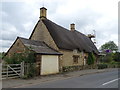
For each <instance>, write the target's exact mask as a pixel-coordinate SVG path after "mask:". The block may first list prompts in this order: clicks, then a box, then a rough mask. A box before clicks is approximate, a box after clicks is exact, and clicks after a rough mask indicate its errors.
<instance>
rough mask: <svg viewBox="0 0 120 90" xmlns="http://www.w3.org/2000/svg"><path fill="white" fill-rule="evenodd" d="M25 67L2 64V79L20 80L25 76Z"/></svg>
mask: <svg viewBox="0 0 120 90" xmlns="http://www.w3.org/2000/svg"><path fill="white" fill-rule="evenodd" d="M23 68H24V65H23V63H21V64H2V79H9V78H19V77H21V76H22V75H23V74H24V69H23Z"/></svg>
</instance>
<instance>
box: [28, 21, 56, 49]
mask: <svg viewBox="0 0 120 90" xmlns="http://www.w3.org/2000/svg"><path fill="white" fill-rule="evenodd" d="M29 39H31V40H36V41H44V42H45V43H46V44H47V45H48V46H50V47H51V48H53V49H55V50H58V47H57V45H56V44H55V42H54V40H53V38H52V36H51V35H50V33H49V31H48V29H47V28H46V26H45V24H44V23H43V21H42V20H39V21H38V23H37V24H36V26H35V28H34V30H33V32H32V34H31V36H30V38H29Z"/></svg>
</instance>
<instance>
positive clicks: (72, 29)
mask: <svg viewBox="0 0 120 90" xmlns="http://www.w3.org/2000/svg"><path fill="white" fill-rule="evenodd" d="M70 30H71V31H74V30H75V24H74V23H72V24H70Z"/></svg>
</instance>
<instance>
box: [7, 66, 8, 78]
mask: <svg viewBox="0 0 120 90" xmlns="http://www.w3.org/2000/svg"><path fill="white" fill-rule="evenodd" d="M7 79H8V65H7Z"/></svg>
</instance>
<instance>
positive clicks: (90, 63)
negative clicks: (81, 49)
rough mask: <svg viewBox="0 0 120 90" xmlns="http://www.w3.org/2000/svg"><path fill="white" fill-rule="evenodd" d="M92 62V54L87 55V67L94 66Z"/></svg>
mask: <svg viewBox="0 0 120 90" xmlns="http://www.w3.org/2000/svg"><path fill="white" fill-rule="evenodd" d="M94 61H95V56H94V54H93V53H89V54H88V60H87V64H88V65H92V64H94Z"/></svg>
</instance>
